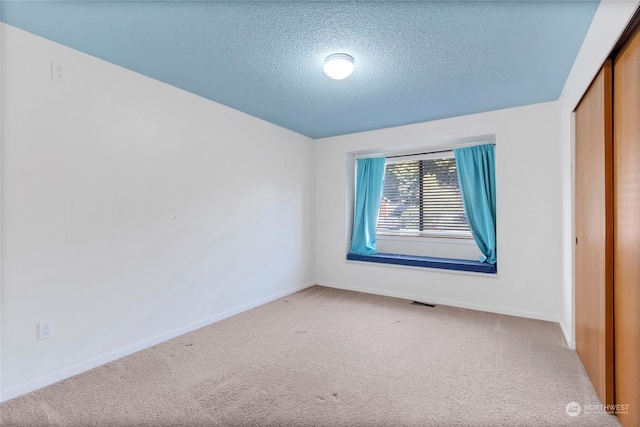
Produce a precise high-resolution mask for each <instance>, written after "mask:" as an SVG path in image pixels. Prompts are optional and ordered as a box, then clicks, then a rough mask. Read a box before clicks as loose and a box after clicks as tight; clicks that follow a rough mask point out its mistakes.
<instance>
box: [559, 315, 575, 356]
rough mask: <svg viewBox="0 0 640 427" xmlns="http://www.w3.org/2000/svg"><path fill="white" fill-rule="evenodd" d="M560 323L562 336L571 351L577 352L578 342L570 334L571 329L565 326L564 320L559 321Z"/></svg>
mask: <svg viewBox="0 0 640 427" xmlns="http://www.w3.org/2000/svg"><path fill="white" fill-rule="evenodd" d="M558 323H559V324H560V329H562V334H563V335H564V339H565V341H566V342H567V345H568V346H569V348H570V349H572V350H575V349H576V342H575V341H574V340H573V336H572V335H571V334H570V333H569V328H567V327H566V326H565V325H564V322H563V321H562V320H559V321H558Z"/></svg>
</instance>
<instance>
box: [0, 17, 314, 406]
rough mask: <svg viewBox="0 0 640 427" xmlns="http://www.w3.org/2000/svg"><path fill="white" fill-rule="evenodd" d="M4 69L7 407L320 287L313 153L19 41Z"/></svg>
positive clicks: (167, 91) (306, 142)
mask: <svg viewBox="0 0 640 427" xmlns="http://www.w3.org/2000/svg"><path fill="white" fill-rule="evenodd" d="M2 54H3V58H2V59H3V62H2V85H3V86H2V90H3V93H2V96H3V98H2V102H3V107H4V108H3V111H2V113H3V121H2V149H3V155H2V248H3V252H2V266H3V270H2V302H1V306H2V342H1V344H2V352H1V354H2V368H3V369H2V398H3V399H5V400H6V399H9V398H11V397H13V396H16V395H19V394H21V393H24V392H26V391H29V390H32V389H34V388H37V387H40V386H43V385H46V384H48V383H51V382H54V381H56V380H59V379H61V378H64V377H66V376H69V375H72V374H75V373H77V372H80V371H82V370H85V369H88V368H90V367H92V366H95V365H98V364H101V363H104V362H106V361H108V360H111V359H114V358H116V357H119V356H122V355H124V354H127V353H129V352H132V351H135V350H138V349H140V348H144V347H145V346H148V345H152V344H154V343H156V342H158V341H162V340H164V339H167V338H170V337H172V336H175V335H178V334H180V333H183V332H186V331H188V330H190V329H193V328H195V327H198V326H202V325H205V324H207V323H210V322H212V321H214V320H217V319H220V318H222V317H225V316H227V315H229V314H232V313H235V312H238V311H242V310H244V309H246V308H250V307H252V306H255V305H258V304H260V303H263V302H266V301H268V300H270V299H273V298H275V297H278V296H281V295H285V294H288V293H291V292H293V291H295V290H297V289H300V288H301V287H304V286H307V285H310V284H313V283H315V280H314V279H315V271H314V263H315V258H314V249H315V243H314V236H315V228H314V223H315V220H314V214H315V207H314V201H315V197H314V178H315V175H314V174H315V172H314V167H315V164H314V148H313V143H312V141H311V140H310V139H308V138H306V137H303V136H301V135H299V134H296V133H293V132H290V131H287V130H285V129H282V128H279V127H277V126H275V125H272V124H269V123H266V122H264V121H261V120H258V119H256V118H253V117H250V116H248V115H245V114H243V113H240V112H238V111H235V110H232V109H230V108H227V107H224V106H221V105H219V104H216V103H213V102H211V101H208V100H205V99H203V98H200V97H198V96H196V95H193V94H190V93H187V92H184V91H181V90H179V89H176V88H174V87H171V86H168V85H165V84H163V83H160V82H158V81H155V80H152V79H149V78H147V77H145V76H142V75H139V74H136V73H134V72H131V71H128V70H125V69H122V68H119V67H117V66H114V65H112V64H109V63H106V62H103V61H101V60H98V59H96V58H94V57H91V56H88V55H85V54H83V53H80V52H77V51H74V50H72V49H69V48H66V47H63V46H61V45H58V44H55V43H53V42H50V41H48V40H45V39H42V38H39V37H37V36H34V35H30V34H28V33H26V32H23V31H21V30H18V29H15V28H12V27H10V26H7V25H4V24H3V25H2ZM51 60H56V61H59V62H61V63H62V64H64V65H65V66H66V67H67V69H68V81H67V82H66V83H59V82H56V81H53V80H52V79H51V77H50V76H51V71H50V70H51ZM212 78H215V76H212ZM44 320H53V321H54V325H55V326H54V331H55V336H54V338H53V339H50V340H45V341H37V339H36V338H37V334H36V332H37V323H38V322H40V321H44Z"/></svg>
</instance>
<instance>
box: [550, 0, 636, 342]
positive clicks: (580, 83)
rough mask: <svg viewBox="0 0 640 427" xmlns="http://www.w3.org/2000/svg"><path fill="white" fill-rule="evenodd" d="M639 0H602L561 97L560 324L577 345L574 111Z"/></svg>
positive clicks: (569, 339)
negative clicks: (561, 275) (561, 265)
mask: <svg viewBox="0 0 640 427" xmlns="http://www.w3.org/2000/svg"><path fill="white" fill-rule="evenodd" d="M638 3H639V2H638V1H636V0H633V1H607V0H603V1H602V2H601V3H600V6H599V7H598V10H597V12H596V15H595V16H594V18H593V21H592V22H591V26H590V28H589V32H588V33H587V36H586V37H585V40H584V42H583V43H582V48H581V49H580V52H579V53H578V56H577V58H576V61H575V62H574V64H573V68H572V69H571V72H570V73H569V77H568V78H567V81H566V83H565V85H564V88H563V90H562V94H561V96H560V101H559V102H560V118H561V124H562V133H561V139H560V144H561V153H562V194H563V206H562V208H563V215H562V223H563V231H562V237H563V239H562V242H563V246H562V255H563V291H562V316H561V321H560V324H561V326H562V329H563V331H564V333H565V336H566V337H567V341H568V342H569V343H570V345H571V346H572V347H575V343H574V341H575V338H574V337H575V323H574V318H575V315H574V302H575V301H574V297H575V293H574V287H575V286H574V250H575V245H574V244H573V242H574V241H575V228H574V213H573V203H574V173H573V162H574V157H575V156H574V147H575V142H574V130H573V114H572V113H573V110H574V109H575V107H576V105H577V104H578V102H579V101H580V99H581V98H582V95H583V94H584V92H585V91H586V90H587V88H588V87H589V85H590V84H591V81H592V80H593V78H594V77H595V76H596V74H597V73H598V71H599V70H600V67H601V66H602V64H603V63H604V61H605V60H606V59H607V57H608V56H609V54H610V52H611V50H612V49H613V47H614V46H615V44H616V42H617V40H618V38H619V37H620V35H621V34H622V32H623V31H624V29H625V28H626V26H627V24H628V23H629V21H630V20H631V18H632V17H633V13H634V12H635V10H636V8H637V7H638Z"/></svg>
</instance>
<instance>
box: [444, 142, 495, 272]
mask: <svg viewBox="0 0 640 427" xmlns="http://www.w3.org/2000/svg"><path fill="white" fill-rule="evenodd" d="M453 154H454V156H455V158H456V167H457V169H458V183H459V184H460V195H461V196H462V204H463V205H464V213H465V215H466V217H467V222H468V223H469V228H471V234H472V235H473V238H474V239H475V241H476V244H477V245H478V248H480V252H482V254H483V256H481V257H480V259H479V261H481V262H484V261H486V262H488V263H489V264H495V263H496V173H495V158H494V150H493V144H487V145H478V146H475V147H467V148H458V149H455V150H453Z"/></svg>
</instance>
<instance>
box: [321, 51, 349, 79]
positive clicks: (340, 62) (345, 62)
mask: <svg viewBox="0 0 640 427" xmlns="http://www.w3.org/2000/svg"><path fill="white" fill-rule="evenodd" d="M324 72H325V73H327V76H329V77H331V78H332V79H335V80H342V79H344V78H345V77H348V76H349V75H350V74H351V73H352V72H353V57H352V56H351V55H347V54H346V53H334V54H333V55H329V56H327V57H326V58H325V60H324Z"/></svg>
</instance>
